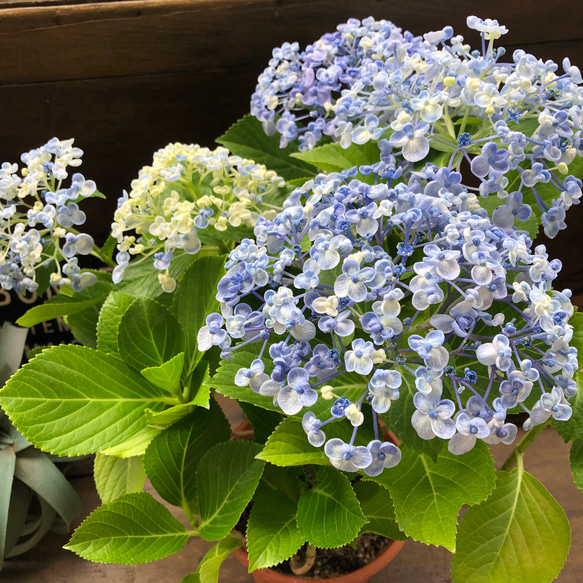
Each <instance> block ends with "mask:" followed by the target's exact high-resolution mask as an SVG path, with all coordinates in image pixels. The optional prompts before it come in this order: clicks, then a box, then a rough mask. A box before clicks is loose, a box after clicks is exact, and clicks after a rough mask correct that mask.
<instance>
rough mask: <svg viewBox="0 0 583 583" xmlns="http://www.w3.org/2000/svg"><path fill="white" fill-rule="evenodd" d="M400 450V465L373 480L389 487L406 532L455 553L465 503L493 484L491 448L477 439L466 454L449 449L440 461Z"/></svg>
mask: <svg viewBox="0 0 583 583" xmlns="http://www.w3.org/2000/svg"><path fill="white" fill-rule="evenodd" d="M401 451H402V458H401V462H400V463H399V465H398V466H396V467H394V468H389V469H385V470H384V471H383V473H382V474H381V475H380V476H378V477H376V478H373V480H374V481H376V482H377V483H379V484H381V485H382V486H385V487H386V488H388V490H389V491H390V493H391V498H392V499H393V503H394V505H395V515H396V517H397V522H398V524H399V527H400V528H401V530H403V531H404V532H405V533H406V534H407V535H408V536H410V537H412V538H414V539H415V540H418V541H420V542H422V543H426V544H432V545H440V546H444V547H446V548H447V549H449V550H450V551H452V552H453V551H455V544H456V543H455V532H456V526H457V517H458V514H459V511H460V509H461V507H462V506H463V505H464V504H470V505H472V504H477V503H478V502H481V501H482V500H484V499H485V498H486V497H487V496H488V495H489V494H490V492H491V491H492V488H493V487H494V481H495V472H494V461H493V460H492V455H491V454H490V452H489V450H488V447H487V446H486V445H485V444H484V443H482V442H478V443H476V445H475V446H474V449H472V450H471V451H470V452H468V453H465V454H463V455H453V454H451V453H450V452H449V451H447V450H446V451H445V452H444V453H443V454H440V455H439V457H438V458H437V462H433V461H432V460H430V459H429V458H427V457H426V456H424V455H423V454H420V453H418V452H416V451H415V450H413V449H410V448H408V447H406V446H401Z"/></svg>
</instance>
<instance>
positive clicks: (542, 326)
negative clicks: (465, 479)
mask: <svg viewBox="0 0 583 583" xmlns="http://www.w3.org/2000/svg"><path fill="white" fill-rule="evenodd" d="M383 148H384V145H383V146H381V155H384V154H383V151H384V150H383ZM384 169H385V163H384V162H380V163H379V164H378V165H376V166H375V167H374V169H373V170H372V175H373V177H374V184H367V183H364V182H362V181H360V180H358V179H356V178H354V177H355V176H356V175H357V172H358V170H359V169H357V168H353V169H351V170H347V171H344V172H342V173H333V174H329V175H323V174H320V175H318V176H317V177H316V178H315V179H314V180H310V181H309V182H307V183H306V184H305V185H304V186H302V187H301V188H297V189H296V190H295V191H294V192H293V193H292V194H291V195H290V197H289V198H288V200H287V201H286V203H285V204H284V210H283V211H282V212H281V213H279V214H278V215H277V216H276V217H275V219H273V220H267V219H259V220H258V222H257V225H256V227H255V239H254V240H252V239H245V240H244V241H243V242H242V243H241V245H240V246H238V247H237V248H236V249H234V250H233V251H232V252H231V254H230V256H229V260H228V262H227V264H226V268H227V272H226V274H225V276H224V277H223V278H222V279H221V281H220V283H219V285H218V292H217V296H216V297H217V299H218V300H219V301H220V302H221V313H220V314H219V313H214V314H211V315H209V316H208V318H207V325H206V326H204V327H203V328H202V329H201V330H200V332H199V335H198V342H199V348H200V349H201V350H207V349H209V348H210V347H211V346H219V347H220V348H221V349H222V354H223V357H224V358H229V357H230V355H231V354H232V353H233V351H236V350H239V349H242V348H243V349H244V350H251V351H253V350H254V345H255V347H256V348H255V354H256V358H255V360H253V362H250V363H249V365H248V366H249V368H242V369H241V370H240V371H239V372H238V373H237V375H236V377H235V383H236V384H237V385H238V386H240V387H248V388H249V390H251V391H254V392H255V393H259V394H261V395H264V396H265V397H266V398H267V397H269V398H272V399H273V402H274V404H276V405H278V406H279V407H280V408H281V410H282V411H283V412H284V413H286V414H288V415H302V414H303V417H302V423H303V427H304V430H305V432H306V434H307V438H308V440H309V442H310V443H311V444H312V445H314V446H317V447H318V446H324V450H325V452H326V454H327V456H328V457H329V458H330V462H331V463H332V464H333V465H334V466H335V467H337V468H339V469H342V470H345V471H356V470H360V469H362V470H363V471H364V472H365V473H367V474H368V475H371V476H372V475H377V474H379V473H380V472H381V471H382V470H383V469H384V468H387V467H392V466H393V465H395V464H397V463H398V461H399V456H400V453H399V450H398V449H397V448H396V447H394V446H393V445H392V444H391V443H389V442H387V441H386V440H385V439H383V434H382V432H381V431H380V430H379V423H378V419H379V418H381V417H383V416H385V415H386V414H387V413H388V412H389V410H390V409H391V407H396V406H401V404H397V403H398V401H399V400H400V399H407V398H411V399H412V401H413V403H414V407H415V412H414V414H413V415H412V418H411V424H412V426H413V428H414V429H415V430H416V432H417V434H418V435H419V437H421V438H422V439H426V440H429V439H434V438H436V437H437V438H441V439H444V440H448V447H449V449H450V451H451V452H452V453H454V454H462V453H464V452H467V451H469V450H470V449H471V448H472V447H473V446H474V444H475V442H476V440H477V439H482V440H484V441H486V442H488V443H498V442H503V443H507V444H508V443H511V442H512V441H513V440H514V438H515V436H516V431H517V429H516V426H515V425H513V424H512V423H509V422H507V420H506V415H507V412H508V411H509V410H514V409H516V408H517V407H518V408H520V409H522V410H525V411H527V412H528V413H529V415H530V417H529V421H528V424H527V426H528V425H529V424H530V425H533V424H539V423H542V422H544V421H546V420H547V419H548V418H549V417H553V418H555V419H557V420H565V419H568V418H569V417H570V415H571V406H570V405H569V404H568V402H567V400H566V398H568V397H572V396H573V395H574V394H575V393H576V390H577V389H576V384H575V382H574V381H573V376H574V373H575V371H576V370H577V352H576V349H575V348H573V347H571V346H570V345H569V342H570V340H571V338H572V334H573V328H572V326H571V325H570V324H569V323H568V321H569V318H570V316H571V315H572V314H573V307H572V305H571V303H570V300H569V297H570V295H571V294H570V292H569V291H568V290H567V291H564V292H562V293H559V292H556V291H550V290H551V283H552V281H553V280H554V279H555V278H556V276H557V273H558V272H559V270H560V268H561V263H560V261H558V260H554V261H552V260H549V258H548V256H547V253H546V251H545V248H544V246H538V247H536V248H535V249H534V250H533V249H532V241H531V240H530V239H529V237H528V236H527V235H526V234H525V233H524V232H521V231H517V230H515V229H511V228H508V229H506V230H505V229H502V228H500V227H498V226H496V225H495V224H492V222H491V221H490V219H489V218H488V215H487V213H486V211H485V210H484V209H482V208H481V207H480V205H479V202H478V201H479V199H478V198H477V197H476V196H475V195H474V194H472V193H471V192H469V191H468V190H466V189H465V188H464V187H462V186H461V185H460V183H459V180H457V179H455V178H452V176H451V173H450V172H449V171H448V170H447V169H443V168H442V169H438V168H437V167H435V166H431V165H429V166H427V167H426V168H425V169H424V171H423V172H418V173H414V174H411V175H410V178H409V180H408V182H407V183H404V182H401V183H398V184H392V182H391V180H390V179H389V180H386V181H384V180H382V179H381V177H382V176H383V174H384ZM370 170H371V169H370V167H369V168H368V169H367V168H363V167H361V168H360V172H361V174H362V173H365V174H366V173H368V174H369V175H370ZM436 181H438V182H442V183H444V184H445V183H448V184H449V186H448V187H447V188H444V187H443V188H436V186H435V182H436ZM244 347H245V348H244ZM404 383H405V385H406V386H405V387H404ZM338 387H340V388H338ZM342 387H344V388H342ZM347 387H349V388H347ZM403 393H405V396H403ZM413 393H414V394H413ZM537 393H538V396H537ZM320 399H324V400H326V399H329V400H330V401H331V406H330V407H329V408H328V409H327V411H329V413H328V414H327V415H326V414H324V417H322V415H321V413H318V415H316V414H315V412H314V406H315V407H316V408H315V410H316V411H319V412H321V411H322V407H321V406H320V405H321V403H319V401H320ZM396 402H397V403H396ZM365 414H366V415H367V416H368V415H370V416H371V417H372V422H373V425H374V439H373V440H372V441H369V442H368V443H360V442H359V438H358V435H357V434H358V429H359V427H360V426H361V425H362V423H363V421H364V418H365ZM340 418H347V419H348V420H349V421H350V422H351V424H352V425H353V426H354V430H353V434H352V438H351V439H350V440H349V441H348V442H344V441H342V440H341V439H339V438H337V437H333V438H332V439H328V440H327V438H326V434H325V431H324V427H325V426H326V425H328V424H329V423H333V422H335V421H336V420H338V419H340ZM384 419H385V421H388V417H386V416H385V417H384ZM389 428H390V423H389Z"/></svg>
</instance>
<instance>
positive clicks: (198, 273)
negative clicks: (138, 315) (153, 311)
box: [171, 257, 225, 375]
mask: <svg viewBox="0 0 583 583" xmlns="http://www.w3.org/2000/svg"><path fill="white" fill-rule="evenodd" d="M224 264H225V258H224V257H201V258H199V259H197V260H196V261H194V262H193V263H192V264H191V265H190V266H189V268H188V269H187V270H186V272H185V273H184V276H183V277H182V280H181V281H180V283H179V284H178V287H177V288H176V291H175V292H174V297H173V298H172V308H171V311H172V313H173V314H174V316H175V318H176V319H177V320H178V321H179V322H180V323H181V324H182V327H183V329H184V333H185V338H184V339H185V352H186V358H185V370H186V374H187V375H188V374H190V373H191V372H192V370H193V369H194V367H195V366H196V363H197V362H198V361H199V359H200V357H201V353H200V352H199V351H198V343H197V340H196V337H197V334H198V331H199V330H200V328H202V327H203V326H204V325H205V323H206V317H207V316H208V315H209V314H210V313H211V312H214V311H216V310H217V309H218V305H219V303H218V301H217V300H216V299H215V296H216V295H217V285H218V283H219V280H220V279H221V277H222V276H223V274H224V271H225V269H224Z"/></svg>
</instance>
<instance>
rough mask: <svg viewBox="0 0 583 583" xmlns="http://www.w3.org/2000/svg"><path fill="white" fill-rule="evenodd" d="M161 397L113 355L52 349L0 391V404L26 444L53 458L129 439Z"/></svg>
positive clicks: (160, 403)
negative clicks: (146, 411)
mask: <svg viewBox="0 0 583 583" xmlns="http://www.w3.org/2000/svg"><path fill="white" fill-rule="evenodd" d="M162 393H163V392H162V391H161V390H160V389H158V388H157V387H154V386H153V385H151V384H149V383H148V382H147V381H146V380H145V379H144V378H143V377H141V376H140V375H139V374H138V373H137V372H135V371H133V370H132V369H130V368H129V367H128V366H127V365H126V364H125V363H124V362H123V361H121V360H120V359H119V358H116V357H114V356H111V355H108V354H105V353H102V352H98V351H96V350H92V349H91V348H86V347H83V346H72V345H69V346H63V345H60V346H52V347H50V348H48V349H47V350H44V351H43V352H42V353H41V354H39V355H38V356H37V357H36V358H34V360H32V361H31V362H30V363H28V364H26V365H25V366H24V367H23V368H21V369H20V370H19V371H18V372H17V373H16V374H15V375H14V376H13V377H12V378H11V379H10V381H8V383H7V384H6V387H5V388H4V389H3V390H2V391H0V404H1V406H2V407H3V408H4V410H5V411H6V412H7V413H8V415H9V416H10V418H11V419H12V421H13V422H14V424H15V425H16V427H18V429H19V430H20V431H21V432H22V433H23V434H25V435H26V436H27V438H28V440H29V441H30V442H31V443H34V444H35V445H37V446H38V447H39V448H41V449H44V450H45V451H49V452H50V453H55V454H57V455H85V454H89V453H96V452H97V451H102V450H103V449H104V448H108V447H112V446H114V445H117V444H120V443H122V442H123V441H125V440H126V439H128V438H130V437H132V436H134V435H135V434H136V433H138V432H139V431H140V430H141V429H143V428H144V427H145V426H146V424H147V421H146V418H145V416H144V410H145V409H146V408H149V409H152V410H153V411H160V410H162V409H163V408H164V406H165V401H164V399H165V398H166V397H165V395H163V394H162Z"/></svg>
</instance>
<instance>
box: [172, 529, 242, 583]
mask: <svg viewBox="0 0 583 583" xmlns="http://www.w3.org/2000/svg"><path fill="white" fill-rule="evenodd" d="M242 544H243V541H242V540H241V539H239V538H237V537H234V536H227V537H225V538H224V539H222V540H220V541H219V542H218V543H217V544H216V545H215V546H214V547H211V549H210V550H209V551H208V552H207V554H206V555H205V556H204V557H203V558H202V561H201V562H200V563H199V564H198V567H197V568H196V571H195V572H194V573H191V574H190V575H187V576H186V577H184V579H182V583H218V581H219V569H220V567H221V565H222V564H223V561H224V560H225V559H226V558H227V557H228V556H229V555H230V554H231V553H232V552H233V551H235V550H237V549H238V548H239V547H240V546H241V545H242Z"/></svg>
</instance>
